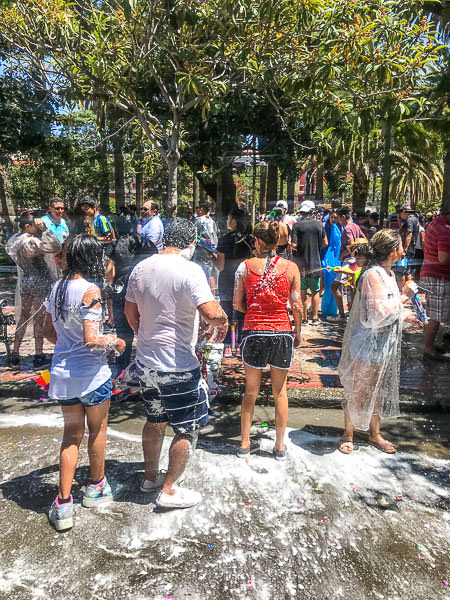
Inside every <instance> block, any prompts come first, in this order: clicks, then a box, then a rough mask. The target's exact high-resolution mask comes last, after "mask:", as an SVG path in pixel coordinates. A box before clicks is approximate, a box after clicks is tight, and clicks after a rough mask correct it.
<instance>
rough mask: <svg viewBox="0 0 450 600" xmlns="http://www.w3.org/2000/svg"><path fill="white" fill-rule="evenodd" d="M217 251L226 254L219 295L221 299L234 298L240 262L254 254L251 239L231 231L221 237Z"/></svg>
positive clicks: (220, 278) (220, 276)
mask: <svg viewBox="0 0 450 600" xmlns="http://www.w3.org/2000/svg"><path fill="white" fill-rule="evenodd" d="M217 251H218V252H221V253H222V254H224V255H225V265H224V267H223V270H222V271H221V272H220V274H219V296H220V299H221V300H224V301H230V300H233V292H234V276H235V274H236V270H237V268H238V266H239V265H240V263H241V262H242V261H243V260H245V259H246V258H250V256H251V255H252V247H251V243H250V240H249V239H248V238H247V237H245V238H242V239H241V238H240V236H239V235H238V234H237V233H236V232H235V231H230V232H229V233H227V234H225V235H224V236H222V237H221V238H220V239H219V243H218V245H217Z"/></svg>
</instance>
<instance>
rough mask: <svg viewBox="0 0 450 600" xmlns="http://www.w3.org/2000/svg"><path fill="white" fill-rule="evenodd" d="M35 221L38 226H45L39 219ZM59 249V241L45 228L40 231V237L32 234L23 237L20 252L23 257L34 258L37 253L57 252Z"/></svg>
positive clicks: (60, 246) (60, 248)
mask: <svg viewBox="0 0 450 600" xmlns="http://www.w3.org/2000/svg"><path fill="white" fill-rule="evenodd" d="M35 222H36V225H38V227H40V228H42V227H45V225H44V223H42V220H41V219H36V221H35ZM39 222H40V223H39ZM61 251H62V245H61V243H60V241H59V240H58V238H57V237H56V236H54V235H53V233H51V232H50V231H48V230H47V229H44V230H43V231H42V236H41V237H40V238H38V237H36V236H34V235H32V236H27V237H24V239H23V241H22V254H23V256H24V257H25V258H34V257H35V256H38V255H39V254H47V253H49V254H50V253H59V252H61Z"/></svg>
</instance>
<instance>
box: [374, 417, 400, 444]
mask: <svg viewBox="0 0 450 600" xmlns="http://www.w3.org/2000/svg"><path fill="white" fill-rule="evenodd" d="M380 424H381V419H380V415H373V417H372V418H371V419H370V428H369V442H372V443H373V444H376V446H378V448H380V450H384V451H385V452H393V451H395V446H394V444H391V442H389V441H388V440H385V439H384V437H383V436H382V435H381V433H380Z"/></svg>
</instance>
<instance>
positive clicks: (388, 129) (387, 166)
mask: <svg viewBox="0 0 450 600" xmlns="http://www.w3.org/2000/svg"><path fill="white" fill-rule="evenodd" d="M382 134H383V137H384V157H383V174H382V177H381V206H380V224H381V226H383V224H384V219H386V218H387V216H388V214H389V191H390V187H391V166H392V165H391V149H392V144H393V138H394V127H393V125H392V123H391V121H389V120H388V119H387V120H386V121H383V126H382Z"/></svg>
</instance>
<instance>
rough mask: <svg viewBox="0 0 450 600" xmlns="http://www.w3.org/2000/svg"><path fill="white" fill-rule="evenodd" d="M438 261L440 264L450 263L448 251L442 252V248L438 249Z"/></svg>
mask: <svg viewBox="0 0 450 600" xmlns="http://www.w3.org/2000/svg"><path fill="white" fill-rule="evenodd" d="M438 261H439V262H440V263H441V264H442V265H450V252H444V251H443V250H438Z"/></svg>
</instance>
